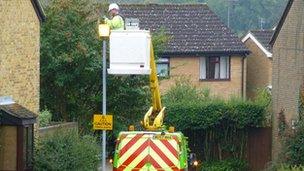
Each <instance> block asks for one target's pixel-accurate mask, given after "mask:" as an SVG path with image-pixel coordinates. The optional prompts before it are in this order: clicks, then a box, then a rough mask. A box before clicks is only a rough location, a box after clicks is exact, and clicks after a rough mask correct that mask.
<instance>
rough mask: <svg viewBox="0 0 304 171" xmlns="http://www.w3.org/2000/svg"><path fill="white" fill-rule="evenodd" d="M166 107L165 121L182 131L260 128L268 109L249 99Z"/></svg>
mask: <svg viewBox="0 0 304 171" xmlns="http://www.w3.org/2000/svg"><path fill="white" fill-rule="evenodd" d="M166 107H167V113H166V114H167V115H166V123H167V124H169V125H174V126H175V127H176V128H177V129H179V130H187V129H191V130H198V129H210V128H215V127H217V126H218V125H226V126H234V127H236V128H238V129H243V128H245V127H261V126H263V121H264V120H265V114H266V112H267V111H266V109H265V106H264V105H261V104H259V103H255V102H250V101H228V102H224V101H220V100H209V101H203V102H191V101H190V102H182V103H175V104H167V106H166Z"/></svg>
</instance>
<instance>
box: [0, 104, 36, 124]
mask: <svg viewBox="0 0 304 171" xmlns="http://www.w3.org/2000/svg"><path fill="white" fill-rule="evenodd" d="M0 115H1V117H2V118H1V117H0V124H1V123H2V124H6V123H7V124H12V123H15V124H17V125H23V124H24V123H33V122H35V120H36V118H37V116H38V115H36V114H35V113H33V112H31V111H29V110H28V109H26V108H25V107H23V106H21V105H19V104H17V103H13V104H7V105H0Z"/></svg>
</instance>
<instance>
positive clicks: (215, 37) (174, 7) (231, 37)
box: [121, 4, 249, 54]
mask: <svg viewBox="0 0 304 171" xmlns="http://www.w3.org/2000/svg"><path fill="white" fill-rule="evenodd" d="M121 9H122V15H123V16H124V17H125V18H138V19H139V21H140V23H139V25H140V28H141V29H150V30H151V31H156V30H159V29H161V28H164V29H165V31H166V33H167V34H168V35H169V36H170V37H171V39H170V42H169V43H168V45H167V47H166V49H165V51H164V53H168V54H170V53H231V54H232V53H233V54H235V53H237V54H245V53H248V52H249V50H248V49H247V48H246V47H245V45H244V44H243V43H242V42H241V40H240V39H239V38H238V37H237V36H236V35H235V34H234V33H233V32H232V31H231V30H230V29H229V28H228V27H227V26H226V25H225V24H224V23H223V22H221V20H220V19H219V17H218V16H217V15H216V14H215V13H214V12H212V11H211V10H210V9H209V7H208V6H207V5H206V4H124V5H121Z"/></svg>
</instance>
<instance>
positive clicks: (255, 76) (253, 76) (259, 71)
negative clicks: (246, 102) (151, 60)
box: [245, 39, 272, 99]
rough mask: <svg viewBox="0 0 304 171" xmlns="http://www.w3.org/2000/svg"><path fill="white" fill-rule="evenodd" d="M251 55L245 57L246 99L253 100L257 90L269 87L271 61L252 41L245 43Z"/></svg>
mask: <svg viewBox="0 0 304 171" xmlns="http://www.w3.org/2000/svg"><path fill="white" fill-rule="evenodd" d="M245 45H246V46H247V48H248V49H249V50H250V51H251V54H250V55H249V56H248V57H247V81H246V82H247V87H246V93H247V98H249V99H253V98H254V97H255V96H256V94H257V90H258V89H261V88H265V87H267V86H268V85H271V74H272V73H271V72H272V59H271V58H268V57H267V56H266V54H265V53H264V52H263V51H262V50H261V49H260V48H259V47H258V46H257V44H255V43H254V41H253V40H252V39H248V40H247V41H246V42H245Z"/></svg>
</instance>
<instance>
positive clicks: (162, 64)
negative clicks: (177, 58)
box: [157, 58, 170, 77]
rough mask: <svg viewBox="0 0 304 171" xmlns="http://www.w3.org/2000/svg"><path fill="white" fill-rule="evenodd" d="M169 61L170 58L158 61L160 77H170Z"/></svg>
mask: <svg viewBox="0 0 304 171" xmlns="http://www.w3.org/2000/svg"><path fill="white" fill-rule="evenodd" d="M169 68H170V67H169V59H168V58H159V59H158V60H157V75H158V76H159V77H168V76H169Z"/></svg>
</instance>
